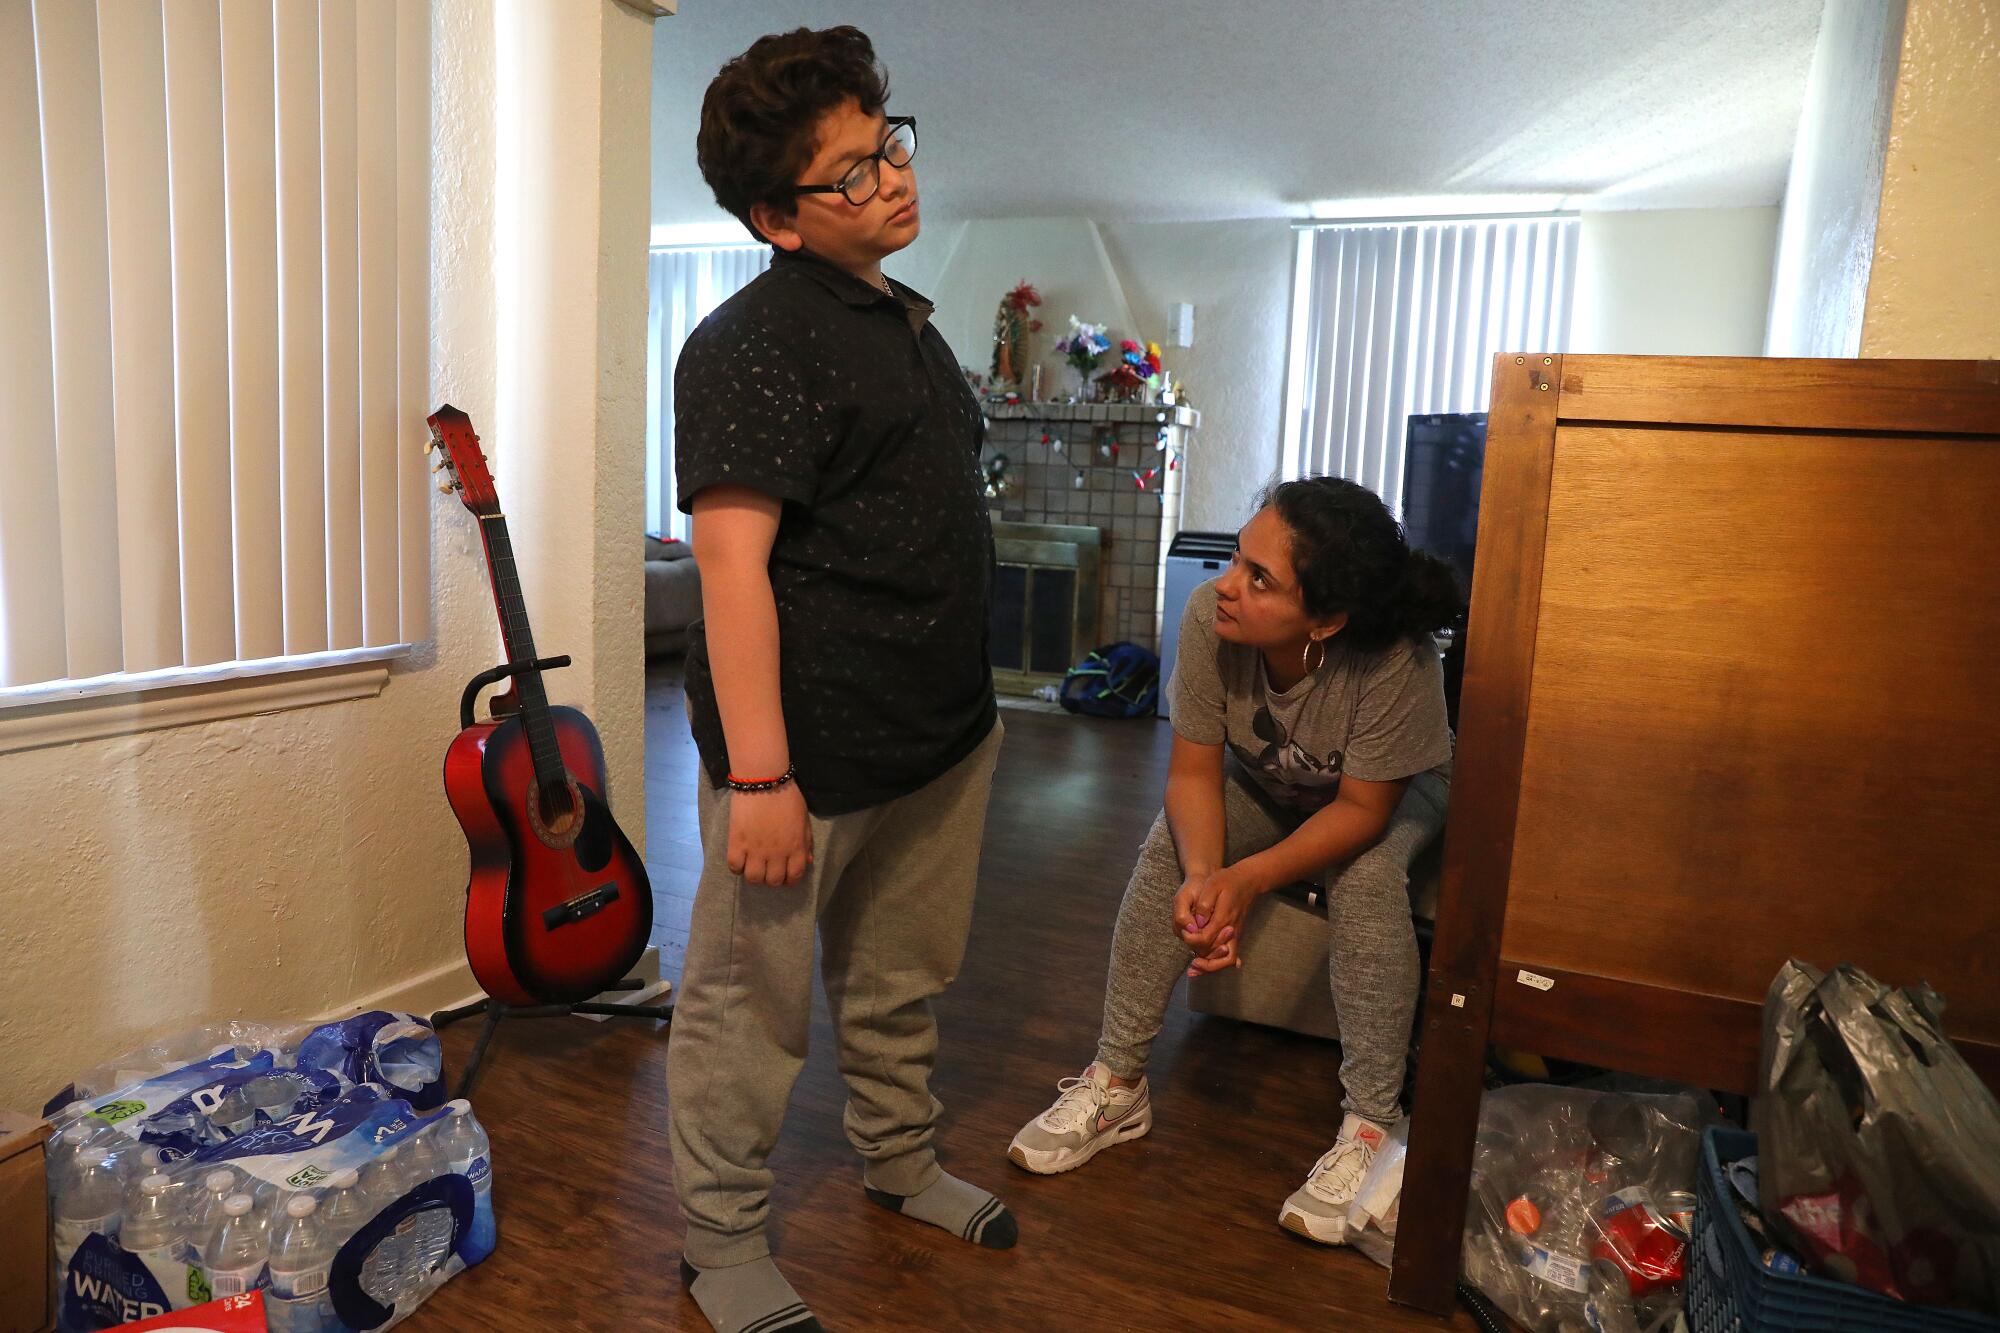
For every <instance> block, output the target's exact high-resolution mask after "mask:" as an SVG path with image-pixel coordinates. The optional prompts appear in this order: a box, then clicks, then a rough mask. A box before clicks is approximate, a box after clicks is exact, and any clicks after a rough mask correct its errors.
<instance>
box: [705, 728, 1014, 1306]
mask: <svg viewBox="0 0 2000 1333" xmlns="http://www.w3.org/2000/svg"><path fill="white" fill-rule="evenodd" d="M1002 730H1003V729H1002V727H1001V726H1000V724H999V723H998V722H997V721H996V722H995V723H994V726H993V731H992V733H991V734H990V735H988V736H987V738H986V739H985V740H984V741H983V742H981V743H980V745H979V748H978V749H976V750H974V751H973V752H972V753H971V754H970V755H968V756H966V757H965V758H964V759H962V760H960V761H959V763H958V764H957V765H955V766H954V767H953V768H951V769H950V770H949V771H947V772H946V773H945V774H944V775H943V776H942V777H939V778H937V779H936V780H935V781H933V782H931V783H930V784H929V785H927V786H925V787H923V788H921V789H920V790H918V791H915V792H912V793H911V794H910V795H908V796H904V797H901V798H899V799H897V800H894V801H890V802H887V803H886V804H883V805H878V806H872V807H870V808H869V809H866V810H859V811H856V812H854V813H852V814H845V815H836V816H834V817H833V818H831V819H821V818H819V817H817V816H814V817H813V819H812V836H813V863H812V865H811V867H810V868H809V869H808V870H807V871H806V876H805V878H804V879H802V880H800V881H799V882H798V883H796V884H793V885H790V886H787V887H784V888H770V887H768V886H765V885H761V884H760V885H749V884H745V883H744V882H743V880H742V877H741V876H738V875H733V874H731V873H730V872H729V861H728V849H729V794H728V793H727V792H718V791H715V790H712V789H711V788H710V786H709V784H708V783H707V782H706V781H705V780H704V781H700V782H699V783H698V784H697V785H698V787H699V788H700V798H699V799H700V804H701V843H702V855H703V862H704V866H703V870H702V874H701V884H700V887H699V888H698V889H697V890H696V891H695V903H694V914H693V920H692V922H691V924H690V925H689V928H688V949H687V960H686V964H685V967H684V970H683V972H682V974H681V991H680V997H679V999H678V1000H677V1001H676V1004H675V1008H674V1026H673V1035H672V1036H671V1038H669V1040H668V1043H667V1093H668V1121H669V1125H670V1128H671V1137H672V1141H673V1157H674V1189H675V1192H676V1193H677V1194H678V1195H679V1197H680V1205H681V1212H682V1215H683V1216H684V1217H685V1218H686V1222H687V1245H686V1256H687V1260H688V1262H689V1263H691V1264H693V1265H694V1266H695V1267H696V1268H723V1267H727V1266H729V1265H731V1264H739V1263H746V1262H748V1261H750V1260H752V1259H759V1258H762V1257H763V1256H764V1255H766V1254H768V1253H769V1252H770V1246H769V1244H768V1242H767V1240H766V1238H765V1234H764V1224H765V1218H766V1215H767V1214H768V1213H769V1211H770V1192H771V1172H770V1169H769V1168H768V1167H766V1166H765V1161H766V1159H767V1158H769V1157H770V1155H771V1150H772V1148H773V1147H774V1146H775V1145H776V1143H777V1141H778V1127H779V1126H780V1125H781V1124H782V1123H783V1122H784V1118H785V1105H786V1103H787V1102H788V1101H790V1099H791V1094H792V1083H793V1082H794V1080H796V1079H797V1078H798V1074H799V1069H800V1067H801V1066H803V1065H804V1063H805V1058H806V1031H807V1027H808V1025H809V1022H810V1017H811V1012H812V962H813V937H814V934H815V930H817V934H818V936H819V942H820V971H821V976H822V978H823V980H824V982H825V985H826V996H827V1004H828V1007H829V1008H830V1009H831V1010H832V1014H833V1026H834V1030H835V1032H836V1033H837V1034H838V1040H839V1043H840V1073H841V1076H842V1077H843V1078H844V1079H846V1081H847V1087H848V1101H847V1111H846V1114H845V1116H844V1117H843V1124H844V1125H845V1127H846V1129H847V1137H848V1140H849V1142H851V1143H853V1145H854V1147H855V1150H856V1151H857V1152H859V1153H860V1154H861V1161H862V1177H863V1179H864V1180H865V1181H866V1182H867V1183H868V1184H869V1185H870V1186H872V1187H873V1188H875V1189H879V1190H886V1191H887V1192H889V1193H891V1194H916V1193H919V1192H920V1191H922V1190H925V1189H928V1188H930V1186H931V1185H932V1184H933V1183H934V1182H935V1181H936V1180H937V1178H938V1174H939V1170H938V1165H937V1159H936V1157H935V1156H934V1155H933V1154H932V1152H931V1132H932V1129H933V1127H934V1126H935V1125H936V1123H937V1117H938V1114H939V1112H940V1111H942V1110H943V1107H941V1106H940V1105H939V1104H938V1102H937V1101H936V1100H935V1099H934V1098H933V1097H932V1096H931V1094H930V1075H931V1069H932V1066H933V1065H934V1064H935V1063H936V1061H937V1024H936V1022H935V1021H934V1020H933V1018H932V1017H931V1006H930V1001H931V997H932V996H934V995H937V994H938V993H940V992H941V991H943V990H944V988H945V987H946V986H947V985H949V984H950V983H951V981H952V978H953V977H955V976H956V975H957V974H958V967H959V963H960V961H961V960H962V959H963V958H964V955H965V936H966V931H967V929H968V928H969V927H970V925H971V922H972V898H973V888H974V885H975V883H976V882H977V879H978V873H979V843H980V838H981V836H982V834H983V833H984V830H985V824H986V798H987V795H988V793H989V792H990V790H991V788H992V785H993V766H994V763H995V762H996V761H997V760H998V758H999V756H1000V738H1001V734H1002Z"/></svg>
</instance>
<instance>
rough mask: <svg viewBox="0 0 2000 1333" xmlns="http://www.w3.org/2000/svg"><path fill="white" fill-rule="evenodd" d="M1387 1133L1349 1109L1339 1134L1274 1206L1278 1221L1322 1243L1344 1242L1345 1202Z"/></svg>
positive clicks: (1345, 1223)
mask: <svg viewBox="0 0 2000 1333" xmlns="http://www.w3.org/2000/svg"><path fill="white" fill-rule="evenodd" d="M1388 1137H1389V1131H1388V1130H1386V1129H1384V1128H1382V1126H1380V1125H1378V1124H1376V1123H1375V1122H1374V1121H1372V1120H1363V1119H1362V1118H1361V1117H1360V1116H1358V1115H1355V1114H1354V1113H1353V1112H1351V1111H1350V1112H1348V1115H1347V1118H1346V1119H1345V1120H1342V1121H1341V1122H1340V1137H1339V1138H1338V1139H1336V1140H1334V1144H1333V1146H1332V1147H1331V1148H1329V1149H1327V1150H1326V1155H1325V1156H1324V1157H1322V1158H1320V1159H1319V1161H1317V1162H1315V1163H1314V1164H1313V1169H1312V1171H1311V1173H1310V1174H1309V1175H1307V1176H1306V1183H1305V1184H1303V1185H1301V1186H1299V1187H1298V1188H1297V1189H1295V1190H1293V1191H1292V1195H1291V1197H1290V1198H1288V1199H1286V1200H1285V1206H1284V1207H1282V1208H1280V1209H1279V1210H1278V1225H1279V1226H1281V1227H1283V1228H1284V1229H1285V1230H1287V1231H1296V1232H1298V1233H1299V1234H1300V1235H1301V1236H1306V1237H1309V1238H1311V1239H1313V1240H1316V1241H1318V1242H1319V1243H1320V1244H1322V1245H1344V1244H1346V1243H1347V1209H1348V1206H1349V1205H1350V1204H1352V1203H1353V1202H1354V1195H1355V1193H1356V1192H1357V1191H1359V1190H1360V1188H1361V1181H1362V1179H1363V1178H1364V1177H1365V1176H1366V1175H1367V1174H1368V1168H1369V1167H1370V1166H1371V1165H1372V1164H1373V1163H1374V1161H1375V1153H1376V1151H1377V1150H1378V1149H1380V1148H1381V1146H1382V1143H1383V1140H1385V1139H1387V1138H1388Z"/></svg>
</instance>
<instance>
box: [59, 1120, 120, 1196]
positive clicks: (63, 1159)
mask: <svg viewBox="0 0 2000 1333" xmlns="http://www.w3.org/2000/svg"><path fill="white" fill-rule="evenodd" d="M85 1105H86V1103H84V1102H71V1103H70V1104H69V1106H68V1107H66V1108H64V1113H67V1112H69V1111H71V1110H75V1111H79V1112H80V1111H81V1110H82V1109H83V1108H84V1106H85ZM127 1142H128V1140H127V1139H126V1137H125V1136H124V1135H123V1134H121V1133H119V1132H118V1131H117V1130H115V1129H113V1128H112V1127H111V1126H110V1125H107V1124H105V1123H104V1122H103V1121H102V1120H100V1119H98V1118H97V1117H96V1116H94V1115H81V1116H79V1118H78V1119H75V1120H72V1121H70V1122H69V1123H68V1124H67V1125H64V1126H63V1127H62V1129H61V1130H60V1131H59V1132H58V1133H57V1134H56V1136H55V1138H53V1139H51V1140H50V1141H49V1186H50V1188H51V1189H52V1190H53V1189H56V1188H59V1187H60V1186H61V1184H62V1182H63V1181H64V1180H65V1179H66V1178H67V1177H68V1176H69V1174H70V1172H72V1171H74V1170H75V1169H76V1165H77V1156H78V1154H80V1153H81V1152H82V1151H83V1150H84V1149H85V1148H102V1149H104V1152H105V1155H106V1157H107V1158H110V1157H112V1156H113V1155H114V1154H115V1153H116V1152H117V1151H118V1150H119V1149H120V1148H122V1147H123V1146H124V1145H125V1144H126V1143H127Z"/></svg>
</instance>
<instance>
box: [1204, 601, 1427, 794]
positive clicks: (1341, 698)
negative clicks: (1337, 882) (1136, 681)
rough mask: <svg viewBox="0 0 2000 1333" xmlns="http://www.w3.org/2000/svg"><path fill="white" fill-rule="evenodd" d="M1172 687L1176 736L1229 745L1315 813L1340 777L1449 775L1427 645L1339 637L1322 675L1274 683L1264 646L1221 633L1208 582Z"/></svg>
mask: <svg viewBox="0 0 2000 1333" xmlns="http://www.w3.org/2000/svg"><path fill="white" fill-rule="evenodd" d="M1167 689H1168V696H1167V697H1168V699H1169V700H1170V701H1171V707H1172V714H1173V723H1174V730H1175V731H1176V732H1177V733H1179V734H1180V735H1181V736H1184V737H1186V738H1187V739H1188V740H1190V741H1193V742H1194V743H1195V744H1197V745H1227V746H1228V747H1229V752H1230V753H1231V754H1232V755H1234V756H1235V758H1236V760H1237V762H1238V763H1239V764H1240V765H1241V766H1242V768H1243V771H1244V773H1245V774H1246V775H1247V776H1248V777H1249V778H1250V779H1251V780H1252V781H1253V782H1255V783H1256V784H1257V786H1258V787H1259V788H1260V789H1261V790H1262V791H1263V792H1264V793H1265V794H1266V795H1267V796H1269V797H1270V798H1271V799H1272V800H1273V801H1275V802H1277V803H1278V804H1279V805H1281V806H1284V807H1286V808H1288V809H1292V810H1297V811H1300V812H1302V813H1306V814H1310V813H1311V812H1312V811H1314V810H1317V809H1319V808H1320V807H1321V806H1324V805H1327V804H1328V803H1330V802H1331V801H1332V800H1333V799H1334V797H1335V796H1336V795H1338V794H1339V791H1340V779H1341V777H1342V775H1343V774H1352V775H1353V776H1354V777H1357V778H1359V779H1361V780H1362V781H1364V782H1395V781H1399V780H1401V779H1403V778H1409V777H1415V776H1416V775H1417V774H1419V773H1424V772H1434V773H1436V774H1437V775H1438V776H1439V777H1440V778H1443V779H1445V780H1446V781H1449V780H1450V778H1451V750H1452V736H1451V727H1450V724H1449V722H1448V721H1447V720H1446V716H1445V707H1444V668H1443V666H1442V665H1441V664H1440V663H1439V661H1438V655H1437V652H1436V651H1435V650H1434V649H1433V648H1432V647H1431V645H1430V644H1429V643H1427V642H1418V641H1417V640H1415V639H1404V640H1400V641H1398V642H1397V643H1395V644H1393V645H1391V646H1390V647H1388V648H1385V649H1383V650H1382V651H1381V652H1378V653H1356V652H1351V651H1349V650H1347V649H1346V648H1345V647H1344V646H1342V644H1341V642H1340V636H1339V635H1335V636H1334V637H1333V639H1332V640H1331V641H1330V643H1329V645H1328V649H1327V655H1326V662H1325V664H1324V665H1323V666H1321V667H1320V669H1319V670H1318V671H1315V672H1313V673H1312V674H1311V675H1308V676H1307V677H1305V679H1303V680H1301V681H1299V682H1298V683H1297V684H1296V685H1294V686H1292V688H1291V689H1289V690H1285V691H1282V692H1279V691H1275V690H1273V689H1272V688H1271V685H1270V682H1269V680H1268V679H1267V678H1266V677H1265V673H1264V655H1263V653H1261V652H1259V651H1258V650H1257V649H1255V648H1249V647H1246V646H1244V645H1242V644H1236V643H1228V642H1225V641H1224V640H1223V639H1221V638H1219V637H1217V635H1216V633H1215V584H1214V582H1213V581H1211V582H1208V583H1204V584H1202V585H1201V586H1200V587H1199V588H1196V589H1195V590H1194V592H1193V594H1192V595H1191V596H1189V598H1188V605H1187V611H1186V613H1185V614H1184V615H1183V616H1182V617H1181V639H1180V648H1179V655H1178V656H1177V657H1176V658H1175V661H1174V677H1173V680H1172V681H1170V682H1169V683H1168V686H1167Z"/></svg>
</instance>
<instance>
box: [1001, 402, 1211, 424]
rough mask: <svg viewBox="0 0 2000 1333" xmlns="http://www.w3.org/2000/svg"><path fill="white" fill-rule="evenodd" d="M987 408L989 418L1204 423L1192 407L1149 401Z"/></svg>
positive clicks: (1036, 404)
mask: <svg viewBox="0 0 2000 1333" xmlns="http://www.w3.org/2000/svg"><path fill="white" fill-rule="evenodd" d="M984 410H985V412H986V419H987V420H988V421H1101V422H1103V423H1105V424H1106V425H1108V426H1121V425H1133V424H1138V423H1141V422H1144V423H1146V424H1148V425H1156V426H1179V427H1181V428H1182V429H1184V430H1187V431H1193V430H1196V429H1198V428H1199V427H1200V425H1201V413H1199V412H1197V411H1195V409H1193V408H1192V407H1166V406H1163V405H1159V404H1148V403H1025V402H1023V403H987V404H985V407H984Z"/></svg>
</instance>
